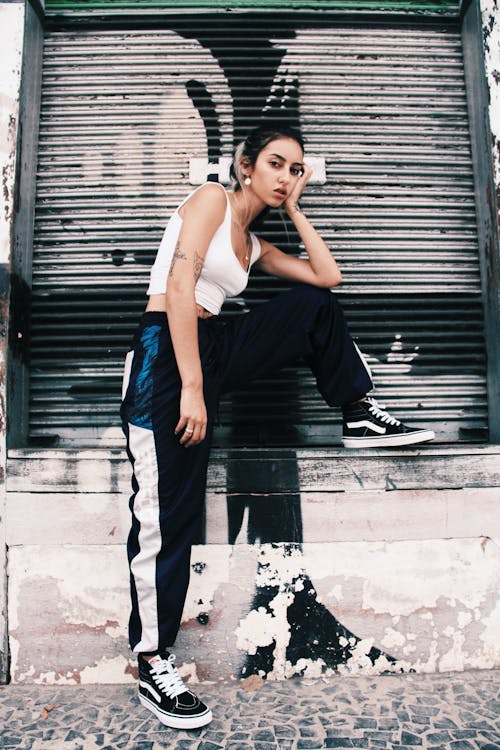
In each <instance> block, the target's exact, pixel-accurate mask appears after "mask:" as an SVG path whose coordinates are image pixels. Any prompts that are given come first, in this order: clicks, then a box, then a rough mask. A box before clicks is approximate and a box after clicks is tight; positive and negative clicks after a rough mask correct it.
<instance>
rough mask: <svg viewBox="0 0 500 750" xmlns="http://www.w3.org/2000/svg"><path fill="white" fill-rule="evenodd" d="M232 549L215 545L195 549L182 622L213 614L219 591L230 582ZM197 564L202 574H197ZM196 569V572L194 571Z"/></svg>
mask: <svg viewBox="0 0 500 750" xmlns="http://www.w3.org/2000/svg"><path fill="white" fill-rule="evenodd" d="M231 554H232V548H231V547H230V546H229V545H222V544H221V545H213V546H211V547H210V548H209V549H208V550H206V549H205V548H203V547H201V546H200V547H195V548H194V550H193V553H192V555H191V578H190V582H189V591H188V595H187V597H186V603H185V606H184V612H183V614H182V622H183V623H185V622H188V620H195V619H196V618H197V617H198V615H200V614H201V613H208V612H211V611H212V609H213V603H214V598H215V594H216V592H217V590H218V589H219V588H220V586H222V585H223V584H224V583H227V582H228V581H229V580H230V570H231ZM197 564H198V565H199V566H201V567H200V572H199V573H197V572H196V569H197V567H196V566H197ZM193 567H194V570H193Z"/></svg>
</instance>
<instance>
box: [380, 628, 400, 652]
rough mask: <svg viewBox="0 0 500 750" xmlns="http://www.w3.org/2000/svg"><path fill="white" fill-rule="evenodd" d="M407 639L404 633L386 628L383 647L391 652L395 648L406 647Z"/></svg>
mask: <svg viewBox="0 0 500 750" xmlns="http://www.w3.org/2000/svg"><path fill="white" fill-rule="evenodd" d="M405 642H406V638H405V636H404V635H403V633H400V632H399V631H397V630H394V628H386V631H385V635H384V637H383V638H382V641H381V643H382V646H383V647H384V648H385V649H387V650H388V651H391V649H393V648H394V647H395V646H404V644H405Z"/></svg>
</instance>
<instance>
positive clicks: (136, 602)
mask: <svg viewBox="0 0 500 750" xmlns="http://www.w3.org/2000/svg"><path fill="white" fill-rule="evenodd" d="M198 337H199V346H200V357H201V363H202V369H203V379H204V395H205V403H206V407H207V412H208V426H207V437H206V438H205V440H204V441H203V443H201V444H200V445H197V446H195V447H192V448H184V447H182V446H181V445H180V444H179V437H180V436H177V435H175V434H174V429H175V427H176V425H177V422H178V421H179V400H180V391H181V381H180V377H179V372H178V369H177V364H176V360H175V355H174V351H173V347H172V341H171V338H170V332H169V328H168V321H167V316H166V314H165V313H157V312H149V313H144V315H143V316H142V318H141V321H140V325H139V327H138V330H137V332H136V335H135V338H134V344H133V357H132V364H131V367H130V368H128V369H127V372H126V375H125V378H124V389H125V397H124V400H123V402H122V407H121V416H122V422H123V430H124V432H125V435H126V438H127V449H128V455H129V458H130V460H131V462H132V466H133V476H132V489H133V495H132V497H131V499H130V509H131V512H132V526H131V530H130V534H129V538H128V545H127V550H128V558H129V563H130V580H131V596H132V613H131V617H130V628H129V633H130V644H131V647H132V649H133V650H134V651H136V652H143V651H146V652H147V651H155V650H157V649H166V648H167V647H169V646H171V645H172V644H173V643H174V641H175V638H176V635H177V631H178V628H179V623H180V620H181V615H182V610H183V607H184V600H185V597H186V591H187V586H188V583H189V571H190V553H191V544H192V542H193V539H194V538H195V537H196V534H197V532H198V530H199V525H200V520H201V516H202V510H203V502H204V496H205V487H206V474H207V464H208V457H209V451H210V443H211V437H212V430H213V424H214V419H215V416H216V412H217V404H218V400H219V396H220V394H221V393H222V392H225V391H228V390H231V389H235V388H238V387H241V385H244V384H246V383H248V382H249V381H250V380H252V379H255V378H260V377H263V376H267V375H269V374H271V373H273V372H276V371H277V370H279V369H280V368H281V367H283V366H285V365H288V364H292V363H294V362H296V361H297V360H298V359H300V358H303V359H305V361H306V362H307V364H308V365H309V366H310V368H311V370H312V372H313V373H314V375H315V377H316V382H317V385H318V390H319V392H320V393H321V395H322V396H323V398H324V399H325V401H326V402H327V403H328V404H329V405H330V406H341V405H343V404H346V403H350V402H352V401H356V400H357V399H359V398H361V397H362V396H363V395H364V394H365V393H367V392H368V391H369V390H370V389H371V388H372V382H371V379H370V376H369V372H368V370H367V368H366V365H365V364H364V362H363V360H362V358H361V356H360V354H359V352H358V350H357V347H356V346H355V344H354V343H353V341H352V339H351V337H350V336H349V333H348V330H347V327H346V324H345V321H344V315H343V312H342V309H341V308H340V306H339V304H338V303H337V301H336V299H335V297H334V295H333V294H332V293H331V292H330V291H329V290H324V289H319V288H317V287H312V286H307V285H302V286H298V287H296V288H294V289H292V290H290V291H288V292H285V293H283V294H280V295H278V296H276V297H275V298H274V299H272V300H271V301H270V302H267V303H265V304H262V305H260V306H259V307H257V308H256V309H254V310H252V311H251V312H249V313H246V314H243V315H241V316H237V317H235V318H231V319H224V320H222V319H220V318H219V317H213V318H207V319H199V321H198ZM129 361H130V357H129Z"/></svg>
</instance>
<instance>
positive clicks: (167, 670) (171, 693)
mask: <svg viewBox="0 0 500 750" xmlns="http://www.w3.org/2000/svg"><path fill="white" fill-rule="evenodd" d="M174 661H175V654H170V656H169V657H168V659H162V660H161V662H158V663H157V664H154V665H151V664H150V666H151V671H152V672H153V680H154V681H155V682H156V684H157V685H158V687H159V688H160V690H162V691H163V692H164V693H165V694H166V695H168V697H169V698H176V697H177V696H178V695H180V694H181V693H185V692H186V691H187V687H186V686H185V685H184V683H183V681H182V679H181V676H180V674H179V672H178V671H177V667H174Z"/></svg>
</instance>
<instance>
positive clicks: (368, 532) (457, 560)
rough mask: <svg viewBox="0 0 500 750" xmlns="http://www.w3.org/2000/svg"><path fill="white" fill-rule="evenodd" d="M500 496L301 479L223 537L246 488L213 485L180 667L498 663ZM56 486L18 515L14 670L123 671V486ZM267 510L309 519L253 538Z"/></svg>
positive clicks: (212, 672) (264, 525)
mask: <svg viewBox="0 0 500 750" xmlns="http://www.w3.org/2000/svg"><path fill="white" fill-rule="evenodd" d="M497 494H498V490H497V489H496V488H495V489H470V490H468V491H467V490H450V491H447V492H446V491H445V492H443V491H432V490H427V491H425V490H424V491H419V492H411V491H406V492H405V491H396V492H370V491H366V492H358V493H327V492H304V493H301V494H300V495H297V496H296V497H295V498H292V497H287V498H286V499H285V502H286V504H287V508H290V507H293V508H294V517H293V518H291V517H288V518H286V511H284V505H283V504H282V503H281V502H280V498H279V497H278V496H274V497H272V496H271V497H269V496H267V497H264V496H261V497H260V498H254V499H253V502H254V508H253V510H252V507H251V506H252V502H250V501H249V500H248V502H247V509H246V510H245V512H244V514H243V517H242V520H241V526H240V531H239V534H238V536H237V538H236V542H235V544H234V545H228V544H227V543H221V542H223V541H224V540H227V538H228V533H227V532H228V529H227V524H228V521H227V517H228V513H229V512H230V510H229V511H228V509H229V508H230V506H231V503H237V502H238V498H237V497H232V498H231V497H227V496H226V495H224V494H220V493H209V495H208V497H207V517H208V518H209V519H210V520H209V522H208V524H207V540H206V541H207V544H205V545H203V546H197V547H195V548H194V550H193V554H192V566H191V567H192V573H191V584H190V588H189V593H188V597H187V602H186V607H185V611H184V617H183V626H182V629H181V632H180V635H179V637H178V640H177V644H176V653H177V654H178V656H179V658H180V661H181V662H182V665H183V666H182V671H183V672H184V674H186V676H189V677H190V678H192V679H195V680H217V679H235V678H238V677H246V676H247V675H249V674H251V673H259V674H261V675H267V677H268V678H269V679H282V678H286V677H290V676H293V675H295V674H303V673H304V674H307V675H309V676H310V675H319V674H321V673H326V674H329V673H332V672H334V671H338V672H339V673H344V674H357V673H358V672H360V671H363V672H364V671H368V672H373V671H377V672H379V671H384V670H387V669H389V670H397V671H399V670H410V669H411V670H415V671H434V670H442V671H446V670H461V669H467V668H478V667H479V668H481V667H483V668H488V667H493V666H500V644H499V643H498V637H497V634H498V632H499V628H500V602H499V601H498V591H499V589H500V508H499V506H498V503H497V501H496V497H497ZM47 499H48V503H47V505H46V506H45V504H44V503H43V496H39V502H40V511H41V514H43V516H44V518H43V520H42V521H40V523H39V524H37V523H36V522H33V523H26V521H25V519H26V518H27V516H28V515H33V511H34V508H35V506H34V504H33V503H32V502H30V499H29V497H28V495H25V496H24V498H23V497H22V496H20V497H19V501H20V502H19V503H18V504H17V505H16V508H15V510H14V508H12V509H11V510H10V513H9V528H10V533H11V535H12V536H11V544H10V549H9V574H10V585H9V601H10V607H9V623H10V625H9V627H10V643H11V649H12V677H13V679H14V680H15V681H18V682H24V681H36V682H49V683H59V682H63V683H64V682H70V683H79V682H121V681H129V680H131V679H133V677H134V674H135V668H136V667H135V660H134V659H132V658H131V654H130V653H129V650H128V645H127V617H128V609H129V604H128V572H127V565H126V559H125V550H124V546H123V541H124V539H125V536H126V532H127V524H128V517H127V515H128V514H127V496H126V495H125V494H123V495H122V496H121V497H119V498H116V497H115V498H114V502H113V503H112V504H110V503H106V501H105V500H104V498H99V497H98V496H86V495H84V494H81V495H80V496H79V497H75V496H72V497H71V496H66V497H65V498H60V499H59V502H58V500H57V498H54V497H52V498H50V497H48V498H47ZM259 503H260V505H261V506H262V508H260V509H259V508H257V509H256V508H255V505H259ZM264 506H265V507H264ZM266 508H271V510H272V511H273V512H274V513H275V514H280V512H281V513H282V514H284V515H283V516H282V517H281V525H282V528H283V529H284V531H283V533H286V531H285V529H286V527H287V526H288V527H289V529H288V532H289V533H293V531H290V530H291V528H292V526H293V525H294V523H300V525H301V526H302V529H303V539H304V543H303V544H289V543H288V544H287V543H284V542H276V543H274V544H272V543H264V544H261V543H259V539H258V537H259V536H260V537H262V538H265V536H266V534H267V535H269V533H270V532H269V512H267V511H266ZM29 509H30V512H29ZM250 514H252V515H251V516H250ZM250 517H251V522H250V521H249V518H250ZM58 519H60V520H58ZM71 519H72V523H70V521H71ZM256 537H257V538H256ZM491 537H494V538H491ZM276 538H278V537H276ZM249 539H252V541H253V540H255V541H254V543H249ZM387 540H390V541H387Z"/></svg>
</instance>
